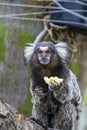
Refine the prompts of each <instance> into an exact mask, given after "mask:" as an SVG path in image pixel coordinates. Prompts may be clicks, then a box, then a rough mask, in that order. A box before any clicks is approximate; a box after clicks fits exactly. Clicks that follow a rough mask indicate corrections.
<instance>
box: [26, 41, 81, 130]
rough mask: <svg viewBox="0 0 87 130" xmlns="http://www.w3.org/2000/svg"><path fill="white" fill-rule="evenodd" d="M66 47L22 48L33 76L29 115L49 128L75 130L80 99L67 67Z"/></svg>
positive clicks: (44, 44) (78, 91)
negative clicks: (30, 111) (31, 105)
mask: <svg viewBox="0 0 87 130" xmlns="http://www.w3.org/2000/svg"><path fill="white" fill-rule="evenodd" d="M67 48H68V46H67V44H66V43H64V42H61V43H58V44H56V45H54V44H53V43H51V42H41V43H38V44H37V45H31V46H27V47H25V49H24V57H25V62H26V64H27V63H29V65H30V69H31V73H32V75H31V86H30V91H31V94H32V103H33V110H32V116H33V118H34V119H35V120H37V121H39V122H41V124H42V125H43V126H47V127H48V129H49V128H54V129H59V130H75V124H76V116H77V106H78V105H79V104H80V103H81V100H82V97H81V93H80V89H79V85H78V83H77V80H76V77H75V75H74V74H73V73H72V72H71V70H69V69H68V67H67V65H66V62H67V59H68V51H67Z"/></svg>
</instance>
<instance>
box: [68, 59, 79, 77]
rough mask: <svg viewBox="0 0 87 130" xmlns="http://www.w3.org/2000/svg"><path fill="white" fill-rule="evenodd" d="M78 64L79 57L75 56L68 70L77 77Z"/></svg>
mask: <svg viewBox="0 0 87 130" xmlns="http://www.w3.org/2000/svg"><path fill="white" fill-rule="evenodd" d="M79 64H80V58H79V56H77V58H76V59H74V61H73V62H71V64H70V66H69V68H70V69H71V70H72V72H73V73H74V74H75V75H76V76H78V73H79Z"/></svg>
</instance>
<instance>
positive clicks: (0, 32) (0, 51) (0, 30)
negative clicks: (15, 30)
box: [0, 23, 5, 61]
mask: <svg viewBox="0 0 87 130" xmlns="http://www.w3.org/2000/svg"><path fill="white" fill-rule="evenodd" d="M0 24H1V23H0ZM4 35H5V27H4V26H3V25H2V24H1V25H0V60H2V61H3V60H4V54H5V45H4Z"/></svg>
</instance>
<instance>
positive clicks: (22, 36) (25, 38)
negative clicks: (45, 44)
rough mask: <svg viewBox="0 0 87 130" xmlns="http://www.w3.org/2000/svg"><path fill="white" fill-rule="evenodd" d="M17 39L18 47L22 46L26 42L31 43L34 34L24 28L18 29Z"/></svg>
mask: <svg viewBox="0 0 87 130" xmlns="http://www.w3.org/2000/svg"><path fill="white" fill-rule="evenodd" d="M18 39H19V44H18V45H19V47H21V48H24V46H25V45H26V43H31V42H33V41H34V39H35V36H34V35H32V34H31V33H30V32H29V31H27V30H25V31H23V30H20V31H19V34H18Z"/></svg>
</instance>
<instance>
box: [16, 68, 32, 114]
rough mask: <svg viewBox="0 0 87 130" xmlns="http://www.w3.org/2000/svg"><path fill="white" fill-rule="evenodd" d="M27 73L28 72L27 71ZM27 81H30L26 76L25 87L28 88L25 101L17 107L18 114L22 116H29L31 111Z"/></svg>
mask: <svg viewBox="0 0 87 130" xmlns="http://www.w3.org/2000/svg"><path fill="white" fill-rule="evenodd" d="M28 72H29V70H28ZM29 75H30V74H29ZM29 79H30V77H29V76H28V79H27V86H28V87H27V97H26V99H25V101H24V102H23V103H21V104H20V105H19V106H18V111H19V112H20V113H22V114H24V115H25V116H29V115H30V114H31V110H32V103H31V94H30V87H29V86H30V81H29Z"/></svg>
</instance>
